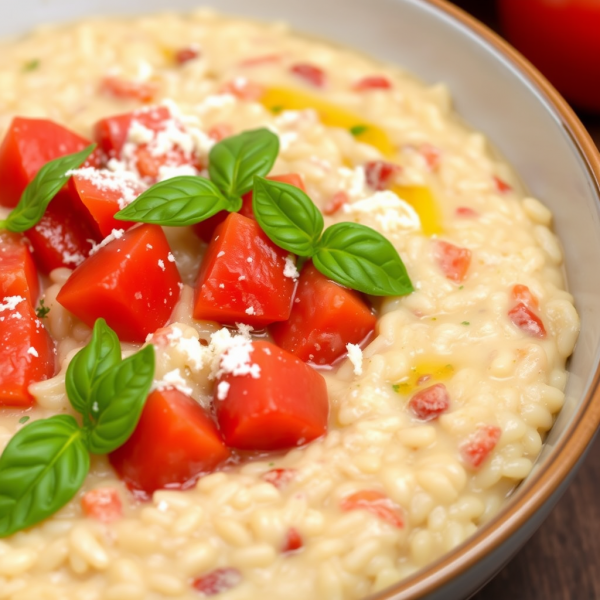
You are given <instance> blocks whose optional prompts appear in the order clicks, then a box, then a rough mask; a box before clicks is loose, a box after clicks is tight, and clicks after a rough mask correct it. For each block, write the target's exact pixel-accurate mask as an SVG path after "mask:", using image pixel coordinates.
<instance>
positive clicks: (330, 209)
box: [323, 191, 350, 215]
mask: <svg viewBox="0 0 600 600" xmlns="http://www.w3.org/2000/svg"><path fill="white" fill-rule="evenodd" d="M348 202H350V198H349V197H348V194H347V193H346V192H343V191H341V192H336V193H335V194H334V195H333V198H332V199H331V200H330V201H329V202H328V203H327V204H326V205H325V207H324V208H323V214H324V215H334V214H335V213H336V212H337V211H338V210H340V209H341V208H342V207H343V206H344V204H348Z"/></svg>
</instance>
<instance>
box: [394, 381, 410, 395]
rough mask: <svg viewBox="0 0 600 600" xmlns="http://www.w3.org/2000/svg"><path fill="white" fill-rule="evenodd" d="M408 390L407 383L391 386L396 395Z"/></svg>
mask: <svg viewBox="0 0 600 600" xmlns="http://www.w3.org/2000/svg"><path fill="white" fill-rule="evenodd" d="M408 388H409V385H408V383H395V384H394V385H392V389H393V390H394V391H395V392H396V394H402V393H403V392H405V391H406V390H407V389H408Z"/></svg>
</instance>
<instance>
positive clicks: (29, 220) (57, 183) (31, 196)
mask: <svg viewBox="0 0 600 600" xmlns="http://www.w3.org/2000/svg"><path fill="white" fill-rule="evenodd" d="M95 148H96V144H92V145H90V146H88V147H87V148H85V149H83V150H81V151H80V152H76V153H75V154H67V155H66V156H61V157H59V158H55V159H54V160H51V161H50V162H49V163H46V164H45V165H44V166H43V167H42V168H41V169H40V170H39V171H38V173H37V175H36V176H35V177H34V178H33V180H32V181H30V182H29V184H28V185H27V187H26V188H25V191H24V192H23V194H22V195H21V199H20V200H19V203H18V204H17V206H15V208H14V209H13V210H12V211H11V213H10V214H9V215H8V217H7V218H6V219H5V220H3V221H0V227H1V228H4V229H8V230H10V231H16V232H21V231H27V230H28V229H31V228H32V227H33V226H34V225H37V223H38V222H39V220H40V219H41V218H42V217H43V215H44V212H45V211H46V208H47V206H48V204H50V201H51V200H52V199H53V198H54V196H56V194H58V192H60V190H61V188H62V187H63V186H64V185H65V183H67V181H68V180H69V178H70V175H67V173H68V172H69V171H71V170H72V169H77V168H78V167H80V166H81V165H82V164H83V163H84V162H85V161H86V159H87V158H88V156H89V155H90V154H91V153H92V152H93V151H94V149H95Z"/></svg>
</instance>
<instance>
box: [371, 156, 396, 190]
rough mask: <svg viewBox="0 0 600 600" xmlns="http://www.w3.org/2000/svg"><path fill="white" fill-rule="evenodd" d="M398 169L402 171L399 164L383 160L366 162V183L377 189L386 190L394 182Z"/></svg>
mask: <svg viewBox="0 0 600 600" xmlns="http://www.w3.org/2000/svg"><path fill="white" fill-rule="evenodd" d="M400 171H402V167H400V165H396V164H394V163H389V162H386V161H384V160H374V161H372V162H368V163H367V164H366V165H365V177H366V180H367V185H368V186H369V187H370V188H372V189H374V190H377V191H381V190H387V189H388V188H389V187H390V186H391V185H392V184H393V183H394V179H395V178H396V177H397V176H398V174H399V173H400Z"/></svg>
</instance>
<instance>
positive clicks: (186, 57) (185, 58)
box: [175, 46, 200, 65]
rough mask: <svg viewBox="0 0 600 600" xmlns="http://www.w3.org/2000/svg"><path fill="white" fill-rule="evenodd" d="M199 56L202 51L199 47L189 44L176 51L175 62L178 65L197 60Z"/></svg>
mask: <svg viewBox="0 0 600 600" xmlns="http://www.w3.org/2000/svg"><path fill="white" fill-rule="evenodd" d="M199 56H200V51H199V50H198V48H195V47H194V46H188V47H187V48H181V49H180V50H177V52H176V53H175V62H176V63H177V64H178V65H183V64H185V63H187V62H189V61H190V60H195V59H196V58H198V57H199Z"/></svg>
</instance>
